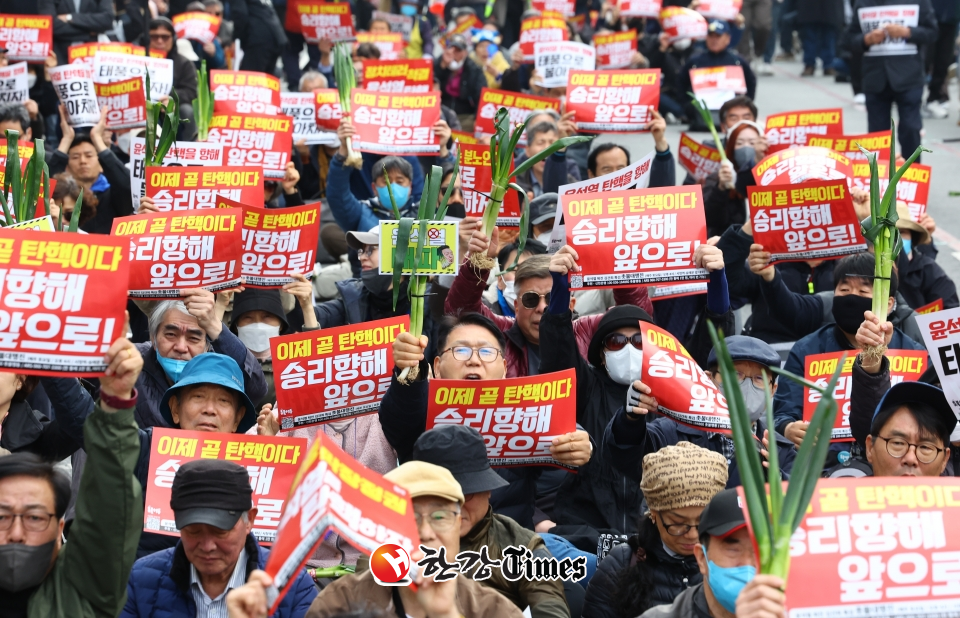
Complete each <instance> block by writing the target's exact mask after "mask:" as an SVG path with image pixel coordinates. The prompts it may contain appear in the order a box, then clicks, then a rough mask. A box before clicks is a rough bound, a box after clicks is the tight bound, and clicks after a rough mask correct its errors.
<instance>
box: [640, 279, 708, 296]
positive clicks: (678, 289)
mask: <svg viewBox="0 0 960 618" xmlns="http://www.w3.org/2000/svg"><path fill="white" fill-rule="evenodd" d="M706 293H707V284H706V283H677V284H674V285H651V286H650V287H648V288H647V294H649V296H650V300H664V299H667V298H680V297H681V296H693V295H696V294H706Z"/></svg>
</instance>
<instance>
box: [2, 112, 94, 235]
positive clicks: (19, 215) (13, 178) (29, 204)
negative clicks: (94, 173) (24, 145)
mask: <svg viewBox="0 0 960 618" xmlns="http://www.w3.org/2000/svg"><path fill="white" fill-rule="evenodd" d="M19 141H20V132H19V131H12V130H9V129H8V130H7V165H6V168H5V169H4V177H3V192H2V193H0V206H2V207H3V215H4V221H5V222H6V225H13V224H14V223H16V222H18V221H20V222H22V221H29V220H30V219H33V218H35V217H36V215H37V203H39V201H40V189H41V188H42V189H43V205H44V212H46V213H48V214H49V213H50V168H49V167H48V166H47V164H46V162H45V161H44V149H43V140H42V139H38V140H35V141H34V145H33V155H32V156H31V157H30V160H29V161H27V165H26V168H25V169H24V170H23V173H21V172H20V151H19V150H18V149H17V148H18V146H19ZM77 210H79V202H78V205H77Z"/></svg>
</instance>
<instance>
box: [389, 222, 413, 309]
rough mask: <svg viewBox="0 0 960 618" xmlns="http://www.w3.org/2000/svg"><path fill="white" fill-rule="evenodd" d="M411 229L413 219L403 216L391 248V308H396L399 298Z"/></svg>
mask: <svg viewBox="0 0 960 618" xmlns="http://www.w3.org/2000/svg"><path fill="white" fill-rule="evenodd" d="M411 229H413V219H412V218H410V217H403V218H402V219H400V222H399V223H398V224H397V247H396V248H395V249H394V250H393V310H394V311H396V310H397V301H398V300H399V299H400V282H401V281H402V279H403V263H404V262H405V261H406V259H407V249H408V248H409V246H410V230H411Z"/></svg>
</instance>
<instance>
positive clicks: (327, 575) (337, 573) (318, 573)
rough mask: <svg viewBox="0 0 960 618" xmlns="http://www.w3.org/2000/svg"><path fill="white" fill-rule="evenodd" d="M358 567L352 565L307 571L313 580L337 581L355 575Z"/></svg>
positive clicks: (339, 565)
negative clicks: (345, 576)
mask: <svg viewBox="0 0 960 618" xmlns="http://www.w3.org/2000/svg"><path fill="white" fill-rule="evenodd" d="M356 571H357V567H355V566H353V565H350V564H338V565H337V566H332V567H323V568H316V569H307V575H309V576H310V577H312V578H313V579H315V580H317V579H337V578H340V577H343V576H344V575H353V574H354V573H356Z"/></svg>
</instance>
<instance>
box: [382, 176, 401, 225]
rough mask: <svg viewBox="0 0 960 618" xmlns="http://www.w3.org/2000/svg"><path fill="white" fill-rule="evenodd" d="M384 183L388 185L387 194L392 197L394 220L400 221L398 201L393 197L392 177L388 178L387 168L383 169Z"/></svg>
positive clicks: (391, 204)
mask: <svg viewBox="0 0 960 618" xmlns="http://www.w3.org/2000/svg"><path fill="white" fill-rule="evenodd" d="M383 181H384V182H385V183H387V194H388V195H389V196H390V207H391V208H392V209H393V218H394V219H396V220H397V221H399V220H400V209H399V208H398V207H397V199H396V198H395V197H393V187H391V186H390V177H389V176H387V168H383Z"/></svg>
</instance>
